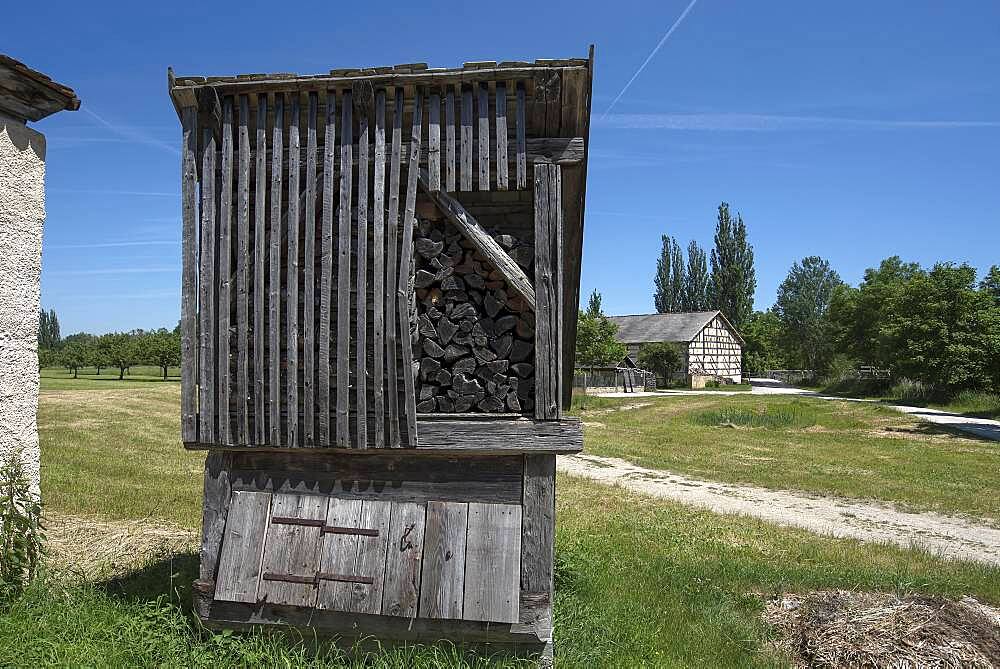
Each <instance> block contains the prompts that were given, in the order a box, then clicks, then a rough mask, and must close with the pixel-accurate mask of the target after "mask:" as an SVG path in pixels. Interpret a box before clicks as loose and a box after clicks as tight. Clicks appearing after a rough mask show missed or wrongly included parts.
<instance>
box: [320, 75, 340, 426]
mask: <svg viewBox="0 0 1000 669" xmlns="http://www.w3.org/2000/svg"><path fill="white" fill-rule="evenodd" d="M325 132H326V135H325V138H324V143H323V214H322V221H321V228H322V231H321V232H320V238H321V241H320V246H321V249H320V263H321V266H322V267H321V269H320V288H319V421H318V422H319V425H318V429H317V440H318V442H319V445H320V446H328V445H329V444H330V328H331V313H330V307H331V305H330V302H331V295H332V294H333V210H334V204H333V202H334V200H333V193H334V183H335V182H334V164H335V162H336V156H337V149H336V144H337V96H336V94H335V93H333V92H332V91H331V92H329V93H327V96H326V130H325Z"/></svg>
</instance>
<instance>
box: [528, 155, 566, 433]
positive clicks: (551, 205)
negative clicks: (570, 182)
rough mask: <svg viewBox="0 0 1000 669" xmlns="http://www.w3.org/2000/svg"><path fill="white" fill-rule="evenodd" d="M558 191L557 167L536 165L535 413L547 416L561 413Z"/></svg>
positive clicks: (551, 418)
mask: <svg viewBox="0 0 1000 669" xmlns="http://www.w3.org/2000/svg"><path fill="white" fill-rule="evenodd" d="M561 193H562V187H561V177H560V167H559V166H558V165H535V195H534V200H535V292H536V296H537V303H536V307H535V417H536V418H539V419H548V420H556V419H558V418H559V417H560V416H561V414H562V409H561V407H562V395H561V389H562V379H561V378H560V371H561V369H562V360H561V356H562V350H561V348H560V345H559V342H560V341H561V332H562V322H561V320H560V315H561V314H560V311H561V304H562V296H561V291H560V285H559V276H560V275H559V274H558V272H559V269H560V266H561V263H562V259H561V255H562V254H561V249H562V205H561V200H560V196H561Z"/></svg>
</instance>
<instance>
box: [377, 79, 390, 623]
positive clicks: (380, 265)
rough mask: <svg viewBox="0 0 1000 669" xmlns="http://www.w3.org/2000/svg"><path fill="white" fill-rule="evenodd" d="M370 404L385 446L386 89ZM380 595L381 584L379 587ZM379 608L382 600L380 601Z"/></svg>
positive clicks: (381, 105)
mask: <svg viewBox="0 0 1000 669" xmlns="http://www.w3.org/2000/svg"><path fill="white" fill-rule="evenodd" d="M372 282H373V284H374V285H373V290H372V404H373V405H374V413H375V434H374V438H375V448H385V391H384V389H385V365H384V362H385V91H384V90H381V89H380V90H379V91H377V92H376V93H375V180H374V184H373V192H372ZM390 302H391V300H390ZM379 593H380V594H381V587H380V589H379ZM379 609H380V610H381V601H380V602H379Z"/></svg>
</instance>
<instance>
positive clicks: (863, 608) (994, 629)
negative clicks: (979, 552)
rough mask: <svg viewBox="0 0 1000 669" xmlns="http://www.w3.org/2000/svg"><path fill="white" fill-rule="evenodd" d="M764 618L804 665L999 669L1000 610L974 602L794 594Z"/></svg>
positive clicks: (769, 607) (768, 606) (768, 605)
mask: <svg viewBox="0 0 1000 669" xmlns="http://www.w3.org/2000/svg"><path fill="white" fill-rule="evenodd" d="M764 618H765V620H766V622H768V623H769V624H771V625H772V626H774V627H775V628H776V629H777V630H778V632H779V635H780V637H781V639H780V641H779V642H778V645H779V647H780V648H782V649H783V650H785V651H787V652H788V653H789V654H790V655H792V657H793V658H794V659H795V661H796V666H799V667H824V668H825V667H872V668H874V667H879V668H881V667H886V668H890V667H891V668H892V669H909V668H911V667H912V668H914V669H916V668H917V667H920V668H923V667H940V668H942V669H943V668H951V667H955V668H959V667H962V668H970V669H979V668H983V669H991V668H993V667H1000V609H995V608H992V607H989V606H986V605H984V604H980V603H979V602H977V601H976V600H975V599H972V598H970V597H966V598H963V599H962V600H960V601H957V602H956V601H951V600H948V599H944V598H942V597H928V596H923V595H907V596H896V595H890V594H882V593H855V592H846V591H821V592H813V593H809V594H806V595H795V594H789V595H784V596H782V597H779V598H776V599H773V600H770V601H768V602H767V603H766V606H765V612H764Z"/></svg>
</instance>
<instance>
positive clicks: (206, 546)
mask: <svg viewBox="0 0 1000 669" xmlns="http://www.w3.org/2000/svg"><path fill="white" fill-rule="evenodd" d="M231 468H232V455H230V454H228V453H226V452H225V451H211V452H209V454H208V455H207V456H206V457H205V493H204V506H203V508H202V517H201V568H200V570H199V574H198V575H199V578H200V579H201V580H202V581H209V582H213V583H214V581H215V574H216V567H217V566H218V564H219V550H220V548H221V547H222V532H223V530H224V529H225V527H226V513H227V511H228V510H229V496H230V490H231V488H230V483H229V471H230V469H231Z"/></svg>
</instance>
